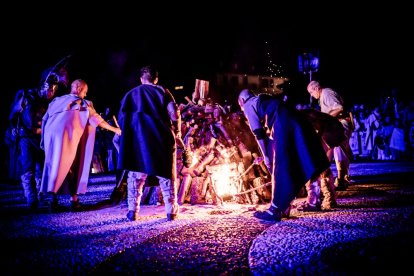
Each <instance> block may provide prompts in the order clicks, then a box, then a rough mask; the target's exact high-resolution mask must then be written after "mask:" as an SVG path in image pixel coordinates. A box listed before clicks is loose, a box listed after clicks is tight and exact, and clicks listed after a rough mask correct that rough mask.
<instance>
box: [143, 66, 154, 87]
mask: <svg viewBox="0 0 414 276" xmlns="http://www.w3.org/2000/svg"><path fill="white" fill-rule="evenodd" d="M139 77H140V79H141V83H143V84H146V83H153V84H157V82H158V71H157V70H156V69H155V68H153V67H152V66H144V67H142V68H141V70H140V72H139Z"/></svg>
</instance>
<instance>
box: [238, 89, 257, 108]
mask: <svg viewBox="0 0 414 276" xmlns="http://www.w3.org/2000/svg"><path fill="white" fill-rule="evenodd" d="M254 96H255V95H254V94H253V92H252V91H250V90H249V89H243V90H242V91H241V92H240V94H239V98H238V102H239V105H240V108H241V110H243V106H244V104H245V103H246V101H247V100H248V99H249V98H251V97H254Z"/></svg>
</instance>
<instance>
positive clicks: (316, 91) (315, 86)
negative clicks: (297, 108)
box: [307, 81, 322, 99]
mask: <svg viewBox="0 0 414 276" xmlns="http://www.w3.org/2000/svg"><path fill="white" fill-rule="evenodd" d="M307 90H308V92H309V94H310V95H311V96H312V97H314V98H315V99H319V98H320V97H321V93H322V86H321V85H320V84H319V82H318V81H311V82H310V83H309V84H308V87H307Z"/></svg>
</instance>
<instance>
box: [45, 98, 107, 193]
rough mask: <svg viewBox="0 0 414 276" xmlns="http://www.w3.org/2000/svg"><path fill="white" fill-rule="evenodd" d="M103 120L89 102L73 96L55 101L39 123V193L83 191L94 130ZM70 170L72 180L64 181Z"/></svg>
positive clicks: (86, 182)
mask: <svg viewBox="0 0 414 276" xmlns="http://www.w3.org/2000/svg"><path fill="white" fill-rule="evenodd" d="M102 121H103V118H102V117H101V116H100V115H99V114H98V113H97V112H96V111H95V109H94V108H93V104H92V102H90V101H87V100H83V99H81V98H79V97H77V96H76V95H74V94H68V95H64V96H61V97H57V98H55V99H54V100H53V101H52V102H51V103H50V104H49V107H48V110H47V111H46V114H45V115H44V116H43V121H42V141H41V147H42V148H43V149H44V150H45V164H44V169H43V176H42V184H41V188H40V191H41V192H44V193H46V192H53V193H57V192H60V193H65V194H71V195H73V194H84V193H85V192H86V188H87V184H88V178H89V171H90V165H91V160H92V156H93V148H94V142H95V132H96V127H97V126H98V125H99V124H100V123H101V122H102ZM69 171H71V172H72V173H73V178H72V179H71V181H65V178H66V176H67V175H68V173H69Z"/></svg>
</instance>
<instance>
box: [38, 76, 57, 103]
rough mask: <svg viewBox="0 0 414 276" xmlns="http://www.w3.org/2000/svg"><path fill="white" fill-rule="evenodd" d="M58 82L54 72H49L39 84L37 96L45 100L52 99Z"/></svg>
mask: <svg viewBox="0 0 414 276" xmlns="http://www.w3.org/2000/svg"><path fill="white" fill-rule="evenodd" d="M58 83H59V77H58V76H57V75H56V74H55V73H53V72H49V73H48V74H47V75H46V76H45V77H44V80H43V81H42V83H41V84H40V88H39V96H40V97H41V98H44V99H47V100H50V99H52V98H53V97H54V96H55V93H56V90H57V88H58Z"/></svg>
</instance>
